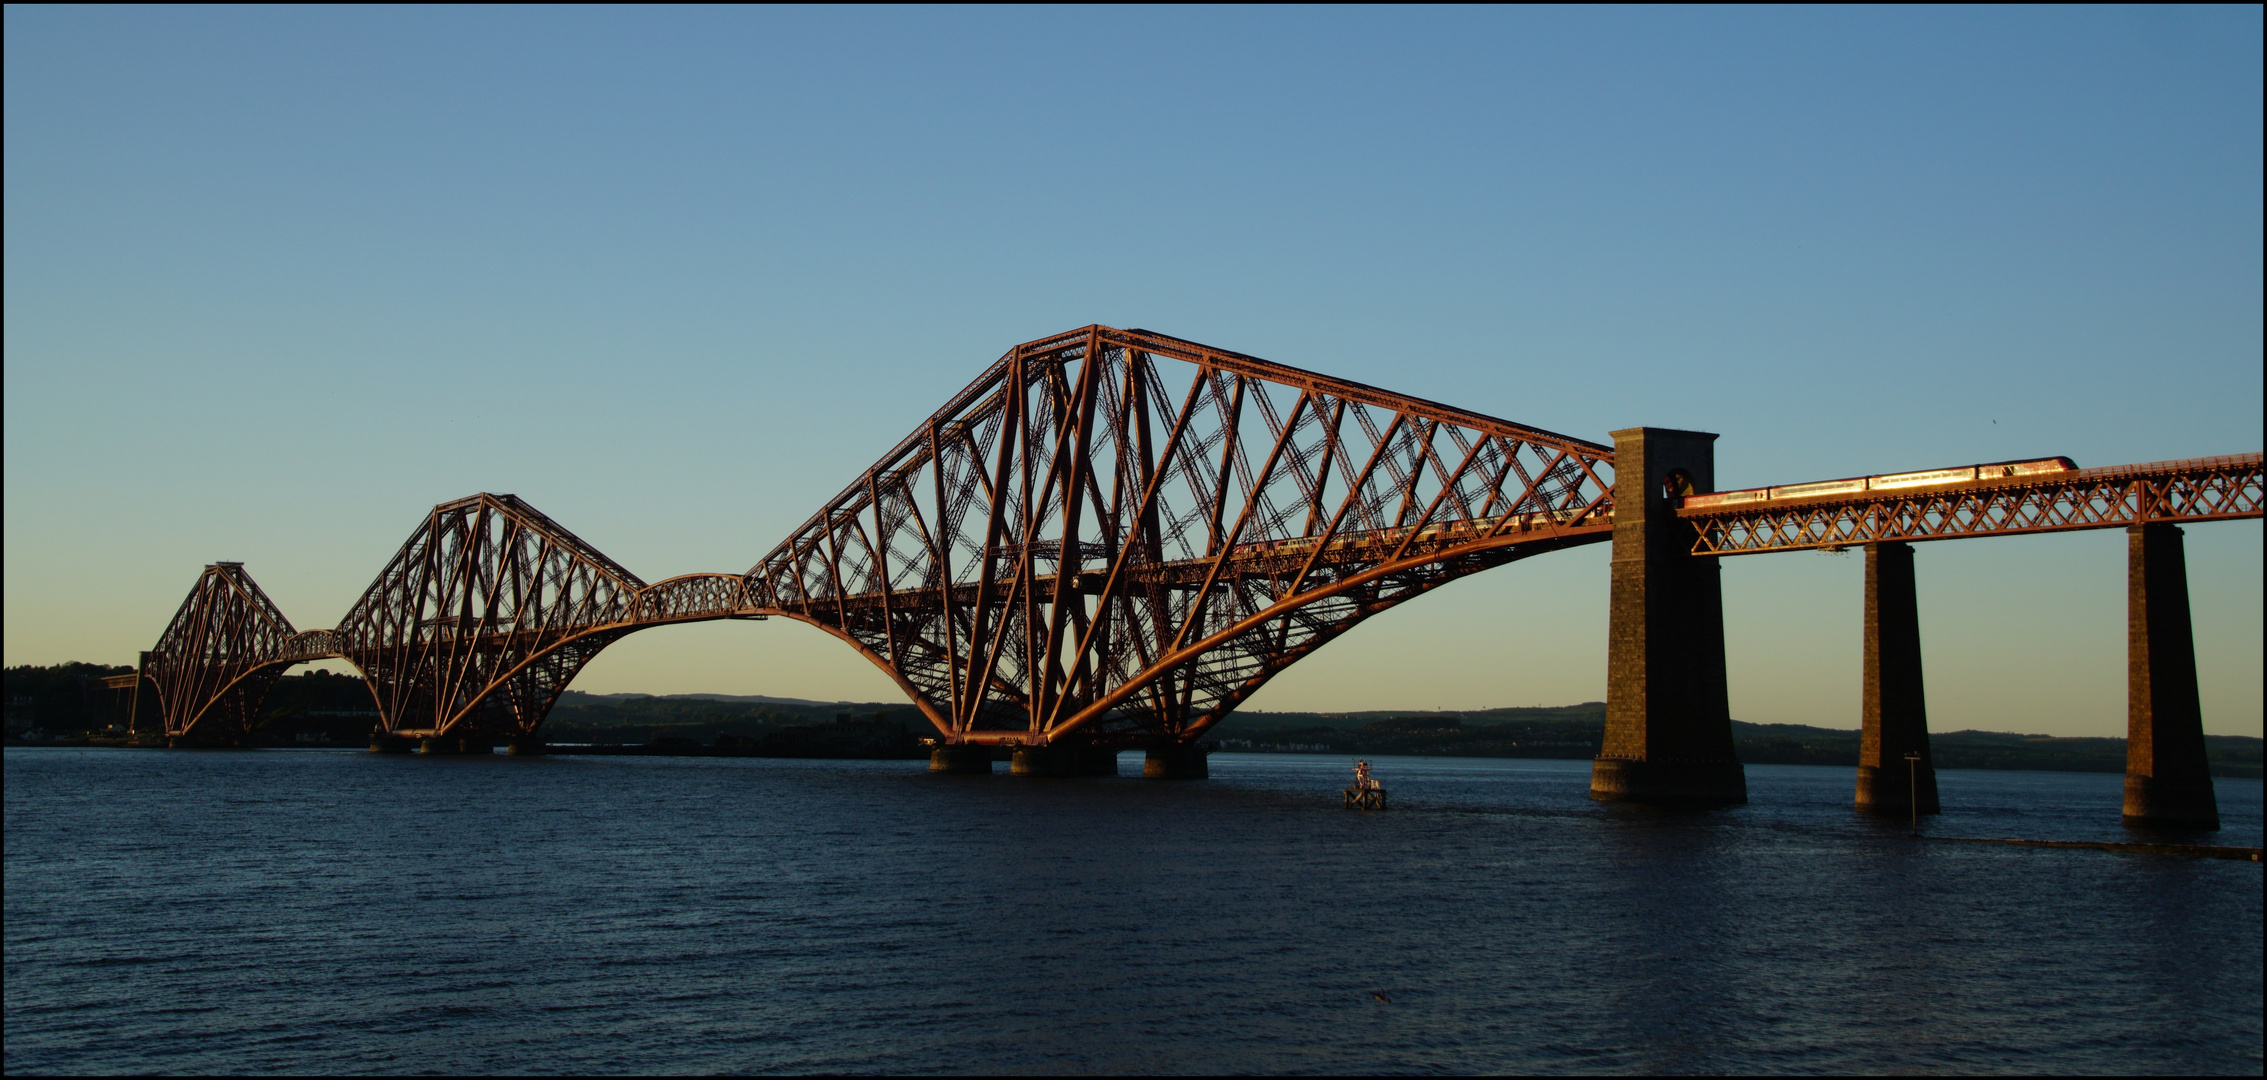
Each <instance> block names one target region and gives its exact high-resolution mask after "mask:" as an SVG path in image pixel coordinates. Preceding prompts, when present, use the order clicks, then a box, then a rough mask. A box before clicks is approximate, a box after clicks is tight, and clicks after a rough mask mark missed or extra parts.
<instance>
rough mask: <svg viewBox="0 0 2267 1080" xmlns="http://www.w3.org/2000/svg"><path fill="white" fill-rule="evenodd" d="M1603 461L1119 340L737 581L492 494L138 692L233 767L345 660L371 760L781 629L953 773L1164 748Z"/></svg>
mask: <svg viewBox="0 0 2267 1080" xmlns="http://www.w3.org/2000/svg"><path fill="white" fill-rule="evenodd" d="M2260 462H2261V458H2260V455H2258V454H2250V455H2243V456H2238V457H2226V458H2206V459H2198V460H2194V461H2181V462H2167V463H2161V464H2157V465H2143V466H2130V467H2123V468H2114V469H2089V470H2080V471H2073V472H2066V473H2060V474H2055V475H2046V474H2035V475H2026V476H2020V477H2010V478H2005V479H1995V480H1989V481H1975V482H1964V483H1958V484H1948V485H1943V486H1935V487H1927V488H1913V489H1890V490H1882V489H1873V490H1868V491H1867V492H1865V493H1864V494H1861V495H1855V496H1828V497H1823V498H1808V499H1782V500H1779V501H1776V502H1772V501H1759V502H1745V503H1740V504H1737V505H1736V506H1718V507H1710V508H1707V509H1704V510H1694V511H1680V516H1682V517H1683V518H1684V519H1685V520H1687V521H1690V522H1691V523H1692V525H1693V528H1694V530H1695V534H1694V536H1695V539H1694V548H1693V551H1694V553H1695V554H1699V555H1730V554H1744V553H1749V552H1765V551H1788V550H1799V549H1803V548H1816V547H1835V546H1842V545H1848V544H1863V543H1870V542H1875V541H1888V540H1931V539H1949V538H1953V537H1961V536H1982V535H1996V534H2004V533H2021V532H2043V531H2058V530H2066V529H2086V528H2105V527H2114V526H2119V525H2126V524H2134V523H2139V522H2149V521H2204V520H2214V519H2219V518H2232V517H2258V516H2260V507H2261V478H2260V474H2261V465H2260ZM1612 468H1613V460H1612V452H1611V451H1610V450H1609V449H1608V448H1607V447H1604V446H1601V445H1598V444H1596V443H1590V442H1586V441H1583V440H1580V439H1574V438H1569V437H1567V436H1564V435H1558V434H1554V433H1552V432H1548V431H1542V430H1539V429H1535V428H1530V427H1525V426H1522V425H1519V424H1514V423H1511V422H1509V421H1505V420H1499V419H1496V418H1494V417H1489V416H1483V415H1480V414H1478V413H1472V412H1468V411H1465V410H1461V409H1456V408H1453V407H1451V406H1447V405H1442V404H1439V403H1437V402H1431V401H1425V400H1422V399H1419V398H1412V397H1408V396H1405V395H1400V394H1394V393H1390V392H1388V391H1384V390H1380V389H1377V388H1375V387H1371V386H1365V385H1363V384H1360V383H1354V382H1348V381H1345V380H1340V379H1332V378H1329V377H1326V376H1322V375H1316V374H1314V373H1311V372H1306V371H1301V370H1299V369H1296V368H1290V367H1285V366H1283V365H1280V364H1273V363H1269V362H1267V361H1264V360H1259V359H1257V358H1254V357H1250V356H1245V355H1242V354H1239V353H1231V352H1225V351H1222V350H1217V349H1212V348H1209V347H1207V346H1203V345H1198V344H1195V343H1193V342H1188V341H1183V340H1180V339H1177V338H1171V337H1166V336H1164V335H1161V334H1154V333H1150V332H1148V331H1142V330H1116V329H1112V328H1109V327H1104V326H1089V327H1085V328H1083V329H1080V330H1076V331H1072V332H1070V333H1066V334H1060V335H1056V336H1054V337H1050V338H1044V339H1041V340H1039V341H1034V342H1031V343H1028V344H1025V345H1021V346H1018V347H1016V348H1015V349H1013V350H1010V351H1009V352H1008V353H1007V355H1005V356H1002V357H1001V358H1000V359H999V360H998V361H997V362H996V363H994V364H993V365H992V366H991V367H990V368H988V369H987V370H986V371H985V372H984V373H983V375H982V376H981V377H979V378H978V379H977V380H976V381H975V382H974V383H972V384H970V385H969V386H968V387H967V388H966V389H964V390H962V391H961V392H960V393H959V394H957V395H955V396H954V397H953V399H952V400H951V401H950V402H948V403H947V404H946V406H945V407H944V408H943V409H941V410H939V411H938V412H937V413H936V414H935V415H933V416H931V417H930V418H929V419H928V420H927V421H926V422H925V423H923V424H922V425H921V426H920V427H919V428H918V429H917V430H915V431H914V432H913V433H912V434H911V435H909V436H907V437H906V438H905V439H904V440H903V441H901V442H900V443H898V444H897V445H896V446H895V447H893V448H892V449H891V450H890V451H889V453H887V454H886V455H884V456H883V457H882V459H881V460H880V461H879V462H877V463H876V464H875V465H874V467H873V468H871V469H868V470H867V471H866V472H865V473H864V474H863V475H862V476H860V477H859V478H858V479H857V480H856V481H855V482H853V483H852V484H851V485H850V486H849V487H848V488H846V489H845V490H844V491H843V492H842V493H841V494H839V495H837V496H836V497H835V498H834V499H832V500H831V501H829V503H828V504H827V505H826V507H825V508H824V509H822V510H821V511H820V512H819V513H818V514H816V515H814V516H812V517H811V518H810V519H809V520H808V521H807V522H805V523H804V524H803V525H802V526H801V527H800V528H798V529H797V530H796V531H795V532H794V533H793V534H792V535H791V536H790V537H788V539H787V540H786V541H784V542H782V543H781V544H780V545H779V546H778V547H776V548H774V549H773V550H772V551H771V552H770V553H769V554H767V555H765V556H764V558H763V559H762V560H761V561H759V562H758V563H757V564H756V565H755V566H754V567H752V568H750V569H749V570H748V571H747V572H745V573H743V574H688V575H684V576H681V577H675V578H670V579H667V580H664V581H661V582H657V583H653V584H647V583H646V582H644V581H643V580H641V579H640V578H638V577H637V575H635V574H632V573H631V572H630V571H629V570H627V569H625V568H623V567H622V566H621V565H619V564H617V563H615V562H614V561H613V560H611V559H609V558H607V557H606V556H605V555H604V554H601V553H600V552H599V551H598V550H597V549H596V548H593V547H592V546H590V545H589V544H587V543H585V542H584V541H582V540H581V539H580V538H578V537H576V536H575V535H574V534H573V533H571V532H569V531H567V530H566V529H565V528H563V527H561V526H560V525H559V524H558V523H556V522H554V521H552V520H551V519H549V518H547V517H545V516H544V515H543V514H541V513H539V512H537V511H536V510H535V508H533V507H531V506H529V505H528V504H527V503H525V502H524V501H522V500H520V499H518V498H517V497H514V496H511V495H490V494H482V495H476V496H473V497H470V498H466V499H459V500H456V501H454V502H449V503H444V504H442V505H440V506H437V507H435V508H434V509H433V510H432V512H431V513H430V514H428V515H427V518H426V520H425V522H424V523H423V524H422V525H421V526H420V527H419V529H418V530H417V531H416V533H415V534H413V535H412V536H411V537H410V538H409V540H408V541H407V542H406V543H405V544H403V546H402V548H401V549H400V551H399V552H398V553H396V555H395V556H394V558H393V559H392V560H391V561H390V562H389V563H388V564H387V565H386V568H385V569H384V571H383V572H381V573H380V574H379V575H378V578H377V580H376V581H375V582H373V583H372V585H371V586H370V588H369V589H368V590H367V591H366V592H365V593H364V594H363V595H362V597H361V598H360V599H359V600H358V601H357V602H356V603H355V605H354V607H353V608H352V609H351V610H350V611H349V612H348V613H347V615H346V617H345V618H344V619H343V620H341V621H340V623H339V625H338V627H337V629H335V630H311V631H305V632H301V631H297V630H295V629H294V628H293V627H292V625H291V623H290V622H289V621H288V620H286V619H285V618H284V617H283V615H282V613H281V612H280V611H278V610H277V609H276V607H275V605H274V604H273V603H271V602H270V601H269V600H268V598H267V597H266V595H265V594H263V593H262V592H261V591H260V589H259V587H258V586H257V585H255V584H254V583H253V582H252V580H251V578H250V577H248V576H247V575H245V573H244V571H243V568H242V566H241V565H240V564H236V563H218V564H214V565H213V566H210V567H207V568H206V570H205V572H204V574H203V575H202V576H201V577H200V578H199V579H198V582H197V586H196V588H195V589H194V590H192V591H191V593H190V596H189V598H188V600H187V601H185V602H184V603H183V605H182V607H181V610H180V611H179V612H178V613H177V614H176V615H175V616H174V619H173V622H172V623H171V624H170V625H169V626H168V627H167V628H166V631H165V633H164V635H163V637H162V638H161V639H160V640H159V642H158V645H157V648H156V649H154V650H152V651H151V652H150V653H148V654H146V657H145V662H144V666H143V674H144V676H145V677H146V678H147V680H148V682H149V683H150V684H151V685H152V686H154V687H155V688H156V690H157V693H158V697H159V698H160V701H161V705H162V711H163V713H164V716H165V728H166V731H167V733H168V734H169V735H173V736H183V735H191V734H192V733H194V734H196V736H197V737H199V738H202V737H205V736H207V735H211V736H213V737H225V738H237V737H241V735H243V734H245V733H247V732H248V730H249V728H250V725H251V724H252V722H253V721H254V720H255V719H256V717H257V714H258V710H259V705H260V703H261V700H262V699H263V698H264V696H265V693H266V691H267V689H268V688H269V686H270V685H272V683H273V682H274V680H275V678H276V677H277V676H278V675H280V674H281V672H282V671H283V669H284V668H285V667H287V666H288V665H290V664H294V663H300V662H304V661H308V660H316V659H323V658H328V657H337V658H344V659H346V660H348V661H350V662H352V663H353V664H354V665H356V666H357V667H359V668H360V669H361V671H362V674H363V677H364V679H365V681H366V682H367V683H368V685H369V686H370V689H371V692H372V695H373V697H374V698H375V699H376V703H377V706H378V711H379V716H380V726H381V728H382V730H384V731H386V732H389V733H391V734H395V735H401V736H412V737H414V736H442V735H453V734H466V735H475V736H480V737H486V738H496V739H505V738H517V737H524V736H527V735H531V734H533V733H534V732H535V731H536V729H537V727H538V725H540V724H541V723H542V721H543V719H544V717H545V716H546V715H547V714H548V712H549V711H550V709H551V707H552V705H553V704H554V703H555V702H556V700H557V698H558V695H559V694H560V692H561V691H563V690H564V689H565V687H566V686H567V684H568V682H569V681H570V680H572V679H573V678H574V676H575V674H576V673H577V672H579V671H580V670H581V668H582V666H583V665H584V664H585V663H587V662H588V661H589V660H590V659H591V658H592V657H593V656H595V655H596V654H597V653H598V652H599V651H600V650H601V649H603V648H605V647H606V646H607V645H608V644H610V643H612V642H614V641H616V640H619V639H620V638H621V637H623V636H624V635H626V634H629V633H632V632H634V631H636V630H639V629H643V628H646V627H651V626H657V625H662V624H666V623H676V622H696V621H703V620H712V619H726V618H764V617H767V616H770V615H781V616H786V617H790V618H794V619H798V620H801V621H804V622H808V623H811V624H813V625H816V626H818V627H820V628H822V629H825V630H826V631H828V632H829V633H832V634H834V635H836V636H837V637H839V638H841V639H842V640H844V641H845V642H848V643H849V644H851V645H852V646H854V647H855V648H857V649H858V650H859V651H860V652H861V653H862V654H864V655H865V656H866V657H867V658H868V659H869V660H871V661H873V662H874V663H875V664H877V665H878V666H880V667H881V668H883V669H884V670H885V671H887V672H889V673H890V675H891V676H892V677H893V678H894V679H896V681H897V682H898V684H899V686H901V687H902V688H903V689H904V690H905V692H906V694H907V695H908V696H909V697H910V698H911V699H912V700H913V701H914V702H915V704H917V705H918V706H919V707H920V708H921V709H922V711H923V712H924V713H925V714H926V715H927V716H928V717H929V719H930V720H931V722H932V723H933V724H935V726H936V728H937V730H938V732H939V734H940V736H941V737H942V738H943V739H944V740H945V741H950V742H974V743H1013V744H1026V745H1036V744H1045V743H1049V742H1052V741H1056V740H1062V739H1072V740H1077V741H1082V742H1091V743H1096V744H1100V745H1116V746H1134V745H1150V746H1156V745H1162V744H1173V743H1185V742H1187V741H1190V740H1193V739H1195V738H1197V737H1198V736H1199V735H1201V734H1202V733H1203V732H1204V731H1205V730H1206V729H1208V728H1209V727H1210V726H1211V725H1212V724H1214V723H1216V722H1218V720H1219V719H1220V718H1222V717H1223V716H1225V715H1226V714H1227V713H1228V712H1229V711H1230V710H1232V709H1234V708H1235V707H1236V706H1237V704H1239V703H1240V702H1242V701H1244V700H1245V699H1246V698H1248V697H1249V696H1250V695H1251V694H1252V693H1253V692H1254V691H1256V690H1257V689H1258V688H1259V687H1260V686H1261V685H1263V684H1264V683H1265V682H1266V681H1267V680H1268V679H1269V678H1270V677H1272V676H1273V675H1274V674H1275V673H1276V672H1279V671H1281V670H1283V669H1284V668H1285V667H1287V666H1289V665H1290V664H1291V663H1293V662H1295V661H1297V660H1298V659H1300V658H1302V657H1304V656H1306V655H1308V654H1309V653H1312V652H1313V651H1314V650H1316V649H1317V648H1320V647H1321V646H1322V645H1324V644H1325V643H1327V642H1329V641H1331V640H1333V639H1335V638H1336V637H1337V636H1338V635H1340V634H1342V633H1344V632H1346V631H1347V630H1348V629H1350V628H1351V627H1353V626H1354V625H1356V624H1357V623H1359V622H1360V621H1361V620H1363V619H1365V618H1367V617H1369V616H1370V615H1373V614H1376V613H1377V612H1380V611H1383V610H1386V609H1387V608H1390V607H1393V606H1394V605H1396V604H1400V603H1402V602H1404V601H1406V600H1409V599H1411V598H1413V597H1416V596H1420V595H1422V594H1424V593H1426V592H1429V591H1431V590H1432V589H1434V588H1437V587H1439V586H1440V585H1442V584H1445V583H1446V582H1449V581H1453V580H1455V579H1457V578H1459V577H1463V576H1465V575H1468V574H1472V573H1477V572H1479V571H1481V570H1485V569H1488V568H1490V567H1493V566H1499V565H1502V564H1503V563H1506V562H1509V561H1512V560H1515V559H1518V558H1522V557H1525V556H1528V555H1532V554H1536V553H1539V552H1544V551H1550V550H1555V549H1558V548H1563V547H1569V546H1573V545H1577V544H1585V543H1593V542H1598V541H1604V540H1607V539H1609V538H1610V537H1611V535H1612V527H1613V505H1612V490H1613V475H1612Z"/></svg>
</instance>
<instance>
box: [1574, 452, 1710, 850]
mask: <svg viewBox="0 0 2267 1080" xmlns="http://www.w3.org/2000/svg"><path fill="white" fill-rule="evenodd" d="M1715 443H1716V436H1715V435H1712V434H1709V433H1707V432H1702V431H1676V430H1673V429H1669V428H1629V429H1626V430H1623V431H1617V432H1614V555H1613V585H1612V597H1611V602H1610V606H1609V609H1608V614H1607V618H1608V624H1607V627H1608V629H1607V643H1606V743H1605V746H1604V747H1603V748H1602V752H1601V753H1600V754H1599V756H1598V759H1597V761H1596V762H1595V763H1593V765H1592V767H1591V771H1590V797H1591V798H1593V799H1601V800H1616V801H1619V800H1626V801H1630V802H1647V803H1685V804H1700V805H1708V804H1716V805H1722V804H1727V803H1744V802H1746V801H1747V774H1746V772H1745V771H1744V770H1742V769H1741V768H1740V763H1739V759H1738V758H1737V757H1736V756H1734V754H1733V752H1732V720H1731V705H1730V700H1729V697H1728V694H1727V690H1726V686H1725V680H1724V593H1723V585H1722V582H1721V580H1720V578H1719V575H1718V569H1717V566H1716V560H1715V559H1713V558H1695V557H1694V556H1693V555H1692V544H1693V538H1692V531H1691V528H1690V527H1689V526H1687V525H1685V524H1684V523H1683V522H1681V521H1679V520H1677V516H1676V503H1677V500H1679V499H1681V498H1682V497H1684V496H1686V495H1698V494H1705V493H1707V492H1710V491H1714V490H1715V486H1716V449H1715Z"/></svg>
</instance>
